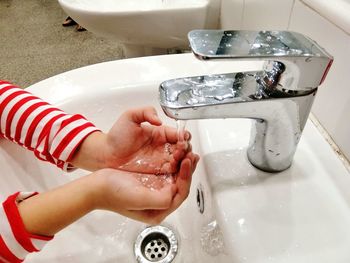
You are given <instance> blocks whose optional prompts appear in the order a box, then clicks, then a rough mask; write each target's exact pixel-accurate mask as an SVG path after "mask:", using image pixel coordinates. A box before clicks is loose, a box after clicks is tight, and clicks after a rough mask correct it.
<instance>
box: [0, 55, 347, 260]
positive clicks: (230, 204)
mask: <svg viewBox="0 0 350 263" xmlns="http://www.w3.org/2000/svg"><path fill="white" fill-rule="evenodd" d="M260 67H261V64H257V63H255V62H237V61H235V62H229V61H208V62H203V61H199V60H197V59H196V58H195V57H194V56H193V55H192V54H181V55H167V56H154V57H144V58H137V59H127V60H120V61H113V62H107V63H101V64H96V65H92V66H88V67H84V68H80V69H76V70H73V71H70V72H66V73H64V74H61V75H58V76H55V77H52V78H50V79H47V80H44V81H42V82H39V83H37V84H35V85H33V86H31V87H29V90H30V91H32V92H34V93H35V94H37V95H39V96H41V97H42V98H44V99H46V100H48V101H50V102H51V103H53V104H55V105H57V106H59V107H61V108H62V109H64V110H66V111H68V112H79V113H82V114H84V115H85V116H86V117H87V118H88V119H90V120H92V121H93V122H94V123H95V124H96V125H97V126H99V127H101V128H102V129H104V130H107V129H108V128H109V127H110V126H111V125H112V124H113V123H114V121H115V120H116V118H117V117H118V116H119V115H120V113H121V112H123V111H124V110H126V109H127V108H130V107H135V106H142V105H154V106H155V107H156V108H157V109H158V112H159V114H160V115H161V117H162V119H163V120H164V121H165V122H166V123H167V124H169V125H174V126H175V122H174V121H173V120H171V119H169V118H167V117H166V116H165V115H164V114H163V113H162V112H161V109H160V107H159V104H158V86H159V84H160V83H161V82H162V81H164V80H166V79H170V78H175V77H181V76H191V75H199V74H206V73H219V72H229V71H231V70H233V71H241V70H256V69H258V68H260ZM187 128H188V129H189V130H190V131H191V132H192V135H193V149H194V151H196V152H198V153H199V154H200V155H201V157H202V158H201V161H200V163H199V166H198V169H197V170H196V172H195V175H194V179H193V183H192V188H191V193H190V196H189V197H188V199H187V200H186V201H185V203H184V204H183V206H181V208H180V209H178V210H177V211H176V212H175V213H173V214H172V215H171V216H170V217H168V218H167V219H166V220H165V221H164V222H163V224H162V225H165V226H167V227H169V228H171V229H172V230H173V231H174V232H175V233H176V235H177V238H178V240H179V252H178V254H177V256H176V257H175V260H174V261H173V262H178V263H179V262H182V263H194V262H204V263H212V262H223V263H231V262H234V263H236V262H237V263H245V262H249V263H267V262H269V263H271V262H278V263H281V262H288V263H292V262H293V263H295V262H298V263H310V262H318V263H320V262H324V263H326V262H327V263H329V262H337V263H339V262H340V263H342V262H344V263H345V262H350V254H349V253H348V251H349V249H348V247H349V244H350V207H349V205H350V191H349V190H348V189H349V187H350V177H349V173H348V171H347V169H346V168H345V167H344V165H343V163H342V162H341V161H340V160H339V159H338V156H337V155H336V154H335V153H334V152H333V150H332V148H331V147H330V146H329V145H328V143H327V142H326V141H325V139H324V138H323V137H322V136H321V134H320V133H319V131H318V130H317V129H316V127H315V126H314V124H313V123H312V122H311V121H308V122H307V125H306V128H305V130H304V133H303V136H302V139H301V141H300V143H299V146H298V148H297V152H296V154H295V159H294V163H293V165H292V167H291V168H290V169H288V170H286V171H284V172H281V173H276V174H269V173H265V172H262V171H260V170H257V169H256V168H254V167H252V166H251V164H250V163H249V162H248V160H247V157H246V148H247V145H248V140H249V135H250V121H249V120H242V119H241V120H238V119H236V120H234V119H226V120H220V119H219V120H202V121H189V122H188V123H187ZM1 146H2V147H1V148H0V159H1V163H2V169H1V170H2V173H3V174H4V175H6V181H4V180H3V183H1V184H0V193H1V197H2V198H5V196H6V195H8V194H10V193H12V192H14V191H17V190H39V191H43V190H45V189H47V188H50V187H54V186H55V185H58V184H62V183H64V182H67V181H69V180H72V179H74V178H76V177H79V176H82V175H83V174H86V172H85V171H76V172H74V173H71V174H62V172H61V171H59V170H57V169H56V168H55V167H53V166H51V165H50V164H45V163H41V162H39V161H36V160H35V159H34V157H32V154H30V153H26V152H25V151H24V150H22V149H20V148H19V147H18V146H17V145H13V144H11V143H9V142H6V141H2V142H1ZM198 188H200V189H201V190H202V191H203V198H204V213H203V214H201V213H200V212H199V208H198V207H197V189H198ZM214 222H216V224H215V223H214ZM145 227H146V226H145V225H144V224H141V223H138V222H135V221H132V220H129V219H126V218H124V217H122V216H119V215H117V214H112V213H109V212H103V211H98V212H95V213H92V214H90V215H88V216H86V217H85V218H83V219H82V220H80V221H78V222H77V223H75V224H74V225H72V226H70V227H69V228H67V229H65V230H63V231H62V232H60V233H59V234H58V235H57V236H56V237H55V239H54V240H53V241H52V242H50V243H49V244H48V245H47V247H45V249H44V250H43V251H42V252H41V253H40V254H37V255H31V256H29V257H28V260H27V261H26V262H35V263H41V262H57V263H58V262H89V263H90V262H122V263H124V262H125V263H129V262H135V258H134V253H133V245H134V241H135V239H136V237H137V235H138V234H139V233H140V232H141V231H142V230H143V229H144V228H145Z"/></svg>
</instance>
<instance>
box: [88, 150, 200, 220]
mask: <svg viewBox="0 0 350 263" xmlns="http://www.w3.org/2000/svg"><path fill="white" fill-rule="evenodd" d="M198 160H199V156H198V155H196V154H193V153H188V154H187V155H186V157H185V158H184V159H183V161H182V162H181V166H180V170H179V173H178V174H177V175H176V177H172V176H171V175H170V176H169V177H165V176H159V175H158V176H157V175H151V174H132V173H128V172H122V171H118V170H114V169H103V170H99V171H97V172H95V173H94V174H95V175H94V176H96V179H97V182H98V183H97V184H96V186H98V187H96V193H95V197H94V200H95V204H94V206H95V209H105V210H110V211H113V212H117V213H119V214H122V215H124V216H127V217H129V218H133V219H135V220H138V221H143V222H145V223H149V224H159V223H160V222H161V221H162V220H163V219H164V218H165V217H166V216H168V215H169V214H170V213H172V212H173V211H174V210H175V209H176V208H178V207H179V206H180V205H181V204H182V202H183V201H184V200H185V199H186V198H187V196H188V194H189V191H190V186H191V179H192V174H193V172H194V170H195V169H196V165H197V163H198Z"/></svg>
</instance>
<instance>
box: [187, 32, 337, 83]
mask: <svg viewBox="0 0 350 263" xmlns="http://www.w3.org/2000/svg"><path fill="white" fill-rule="evenodd" d="M188 38H189V41H190V45H191V48H192V51H193V53H194V54H195V55H196V57H197V58H199V59H202V60H207V59H243V60H246V59H253V60H265V61H266V67H271V63H274V62H276V61H278V62H281V63H283V64H284V65H285V66H286V72H285V73H284V75H283V77H285V78H288V80H286V81H285V82H286V83H285V84H286V85H288V87H289V89H290V90H311V89H314V88H316V87H318V86H319V85H320V84H321V83H322V81H323V79H324V78H325V75H326V74H327V72H328V69H329V68H330V65H331V62H332V61H333V58H332V56H331V55H329V54H328V53H327V52H326V51H325V50H323V49H322V48H321V47H320V46H319V45H318V44H317V43H316V42H315V41H313V40H311V39H310V38H308V37H305V36H304V35H302V34H299V33H295V32H290V31H246V30H237V31H227V30H193V31H191V32H189V34H188ZM291 75H293V76H291ZM290 78H293V80H292V82H291V80H290ZM296 80H297V81H296ZM291 84H292V85H291Z"/></svg>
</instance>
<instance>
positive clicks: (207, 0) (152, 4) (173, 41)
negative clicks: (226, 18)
mask: <svg viewBox="0 0 350 263" xmlns="http://www.w3.org/2000/svg"><path fill="white" fill-rule="evenodd" d="M59 3H60V5H61V6H62V8H63V9H64V10H65V12H66V13H67V14H68V15H70V16H71V17H73V18H74V19H75V20H76V21H77V22H79V24H81V25H82V26H84V27H85V28H87V29H88V30H89V31H91V32H93V33H95V34H98V35H101V36H104V37H108V38H114V39H116V40H118V41H119V42H121V43H124V44H127V46H128V48H131V47H134V48H135V46H138V47H151V48H162V49H167V48H188V41H187V33H188V32H189V31H191V30H193V29H204V28H217V27H218V22H219V8H220V0H103V1H95V0H59Z"/></svg>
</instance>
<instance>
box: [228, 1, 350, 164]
mask: <svg viewBox="0 0 350 263" xmlns="http://www.w3.org/2000/svg"><path fill="white" fill-rule="evenodd" d="M330 1H331V0H330ZM332 1H333V0H332ZM313 2H316V1H313ZM221 11H222V12H221V26H222V28H225V29H229V28H232V29H252V30H258V29H280V30H285V29H289V30H292V31H296V32H301V33H304V34H306V35H308V36H309V37H311V38H312V39H314V40H316V41H317V42H318V43H319V44H320V45H321V46H322V47H324V48H325V49H326V50H327V51H328V52H329V53H331V54H332V55H333V56H334V59H335V60H334V63H333V66H332V69H331V71H330V72H329V74H328V77H327V79H326V81H325V82H324V84H323V85H322V86H321V87H320V88H319V91H318V94H317V96H316V100H315V103H314V105H313V108H312V112H313V114H314V115H315V116H316V117H317V119H318V120H319V121H320V122H321V124H322V125H323V126H324V128H325V129H326V130H327V131H328V133H329V134H330V136H331V137H332V138H333V140H334V141H335V142H336V144H337V145H338V146H339V148H340V149H341V150H342V151H343V153H344V154H345V155H346V156H347V158H348V159H350V139H349V137H350V82H349V81H348V79H349V77H350V35H349V34H348V33H346V32H345V31H344V30H342V29H340V28H338V27H337V26H335V25H334V24H333V23H331V22H329V20H327V19H325V18H323V17H322V16H321V15H319V14H318V13H317V12H316V11H314V10H313V9H311V8H309V7H308V6H306V5H305V4H304V3H302V2H301V1H300V0H222V9H221ZM349 16H350V9H349Z"/></svg>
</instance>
